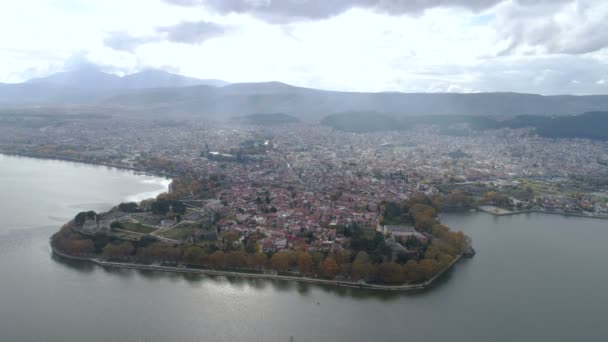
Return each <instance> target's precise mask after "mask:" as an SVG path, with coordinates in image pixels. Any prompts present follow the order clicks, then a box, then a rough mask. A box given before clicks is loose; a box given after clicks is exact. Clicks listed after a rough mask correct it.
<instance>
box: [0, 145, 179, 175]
mask: <svg viewBox="0 0 608 342" xmlns="http://www.w3.org/2000/svg"><path fill="white" fill-rule="evenodd" d="M0 155H5V156H9V157H23V158H33V159H41V160H59V161H65V162H72V163H79V164H85V165H92V166H105V167H110V168H114V169H117V170H126V171H134V172H140V173H144V174H147V175H150V176H156V177H165V178H170V179H173V178H175V177H176V175H174V174H169V173H166V172H162V171H155V170H146V169H141V168H137V167H131V166H127V165H122V164H112V163H104V162H90V161H86V160H81V159H78V158H70V157H63V156H50V155H45V154H38V153H31V152H25V153H24V152H20V153H17V152H6V151H3V150H0Z"/></svg>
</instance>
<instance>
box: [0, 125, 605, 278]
mask: <svg viewBox="0 0 608 342" xmlns="http://www.w3.org/2000/svg"><path fill="white" fill-rule="evenodd" d="M45 120H49V119H48V118H39V117H34V118H32V120H31V122H28V120H25V121H24V122H17V123H15V122H11V123H9V124H6V123H5V124H4V125H2V126H0V127H1V128H0V129H2V135H1V138H0V146H1V151H2V152H3V153H8V154H16V155H26V156H35V157H45V158H58V159H66V160H73V161H80V162H88V163H94V164H102V165H108V166H114V167H120V168H129V169H134V170H138V171H144V172H151V173H156V174H162V175H167V176H169V177H171V178H172V179H173V181H172V183H171V185H170V186H169V189H168V191H167V193H165V194H161V195H159V196H158V197H157V198H156V199H150V200H146V201H143V202H141V203H122V204H120V205H118V206H116V207H115V208H113V209H112V210H110V211H109V212H106V213H95V212H82V213H80V214H79V215H77V216H76V218H75V219H74V220H73V221H72V222H70V223H69V224H67V225H66V226H64V228H63V229H62V230H61V232H60V233H58V234H57V235H56V236H55V237H54V242H55V244H54V247H55V248H59V249H61V250H62V251H64V252H69V253H71V254H72V255H80V256H83V255H94V256H95V257H99V256H101V257H102V258H104V259H105V260H120V261H128V262H137V263H154V262H161V263H162V264H163V265H167V264H170V265H187V266H188V267H203V268H209V267H210V268H213V269H229V270H247V271H248V272H262V273H268V272H271V273H273V274H285V275H289V276H294V275H295V276H307V277H322V278H324V279H339V280H343V281H351V282H357V281H359V282H361V281H362V282H367V283H370V284H374V283H377V284H403V283H405V284H413V283H420V282H424V281H428V280H429V279H431V278H433V277H434V276H435V275H437V274H440V273H441V272H443V271H444V270H445V269H446V268H448V267H449V266H450V265H452V264H453V262H455V261H456V260H457V259H458V258H460V257H461V256H463V255H466V256H470V255H472V254H473V251H472V248H471V240H470V238H469V237H467V236H465V235H464V234H462V233H460V232H453V231H450V230H449V228H448V227H445V226H443V225H442V224H441V222H440V216H439V213H440V212H441V211H444V210H471V209H474V208H480V209H481V210H484V211H488V212H490V213H493V214H497V215H498V214H507V213H508V214H512V213H518V212H529V211H544V212H555V213H560V214H573V215H582V216H592V217H599V218H603V217H604V218H608V209H607V204H606V203H607V199H608V192H606V188H605V187H606V184H601V182H602V175H605V174H606V173H607V171H608V155H606V154H605V151H607V150H608V149H607V147H608V144H607V143H606V142H601V141H592V140H583V139H574V140H573V139H567V140H566V139H563V140H559V139H547V138H540V137H538V136H536V135H535V134H534V133H533V132H532V131H530V130H529V129H498V130H491V131H479V132H475V134H469V135H449V134H445V133H444V132H440V131H439V130H438V129H437V128H436V127H433V126H432V125H426V126H425V125H422V126H419V127H416V128H415V129H411V130H402V131H390V132H375V133H350V132H343V131H339V130H335V129H332V128H329V127H326V126H324V125H322V124H319V123H300V122H298V123H287V124H277V125H272V124H270V125H250V124H249V125H245V124H242V123H238V122H229V123H209V122H194V121H189V122H179V121H150V120H135V119H131V120H127V119H116V118H109V117H101V118H96V117H93V118H78V117H76V118H70V119H68V120H62V121H61V122H59V123H54V124H52V125H50V124H48V123H45ZM604 179H605V178H604ZM597 182H600V184H599V186H598V183H597Z"/></svg>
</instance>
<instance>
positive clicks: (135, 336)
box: [0, 156, 608, 342]
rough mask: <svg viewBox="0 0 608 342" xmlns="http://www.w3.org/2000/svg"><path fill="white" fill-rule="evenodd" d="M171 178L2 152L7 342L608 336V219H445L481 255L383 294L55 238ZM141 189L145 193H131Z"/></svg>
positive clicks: (0, 226)
mask: <svg viewBox="0 0 608 342" xmlns="http://www.w3.org/2000/svg"><path fill="white" fill-rule="evenodd" d="M166 185H167V181H166V180H164V179H159V178H155V177H149V176H142V175H135V174H134V173H132V172H126V171H119V170H115V169H109V168H105V167H96V166H89V165H82V164H75V163H67V162H60V161H45V160H35V159H28V158H15V157H6V156H0V193H1V194H2V195H1V197H0V218H1V219H2V221H1V223H0V274H1V275H0V277H1V278H0V279H1V280H0V341H51V342H55V341H57V342H72V341H87V342H97V341H99V342H101V341H121V342H122V341H163V342H164V341H289V339H290V336H293V341H295V342H300V341H442V342H443V341H450V342H454V341H573V340H578V341H581V340H603V339H605V338H606V337H607V336H608V324H605V321H606V308H608V292H607V291H606V285H607V284H608V266H607V263H606V261H607V260H608V249H607V248H606V245H607V243H608V221H602V220H593V219H584V218H568V217H561V216H552V215H541V214H530V215H522V216H505V217H493V216H491V215H488V214H483V213H464V214H444V215H443V217H442V220H443V221H444V222H446V223H447V224H449V225H450V226H452V227H453V228H457V229H462V230H464V231H465V232H466V233H468V234H470V235H471V236H472V237H473V241H474V246H475V248H476V250H477V252H478V254H477V256H476V257H475V258H473V259H470V260H465V261H463V262H461V263H459V264H457V265H456V267H455V268H454V269H453V271H452V272H450V273H448V274H447V276H446V277H444V278H442V279H441V280H440V281H439V283H438V284H437V285H436V286H434V287H433V288H432V289H430V290H427V291H423V292H417V293H378V292H370V291H361V290H354V289H343V288H333V287H324V286H316V285H303V284H295V283H288V282H275V281H265V280H243V279H226V278H223V277H218V278H208V277H202V276H184V275H175V274H163V273H153V272H141V271H134V270H113V269H104V268H101V267H97V266H92V265H88V264H80V263H73V262H66V261H63V260H58V259H56V258H54V257H53V256H52V255H51V251H50V248H49V245H48V238H49V237H50V235H52V234H53V233H54V232H55V231H56V230H57V229H58V228H59V226H61V224H63V223H64V222H65V221H67V220H68V219H70V218H71V217H73V216H74V215H75V214H76V213H77V212H78V211H82V210H89V209H95V210H104V209H108V208H110V207H111V206H113V205H115V204H116V203H118V202H120V201H125V200H128V199H134V198H142V197H145V196H149V195H153V194H155V193H158V192H160V191H163V190H164V189H165V188H166ZM133 196H135V197H133Z"/></svg>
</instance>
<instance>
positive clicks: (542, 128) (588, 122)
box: [502, 111, 608, 140]
mask: <svg viewBox="0 0 608 342" xmlns="http://www.w3.org/2000/svg"><path fill="white" fill-rule="evenodd" d="M502 126H506V127H513V128H517V127H533V128H535V129H536V133H537V134H538V135H540V136H542V137H547V138H585V139H595V140H608V111H606V112H589V113H584V114H581V115H575V116H561V117H551V118H547V117H538V116H520V117H516V118H514V119H512V120H508V121H505V122H503V123H502Z"/></svg>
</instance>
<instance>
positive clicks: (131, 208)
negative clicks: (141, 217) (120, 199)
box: [118, 202, 140, 213]
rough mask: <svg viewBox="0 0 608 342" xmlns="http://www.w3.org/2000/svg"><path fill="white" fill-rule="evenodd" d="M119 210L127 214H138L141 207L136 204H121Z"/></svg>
mask: <svg viewBox="0 0 608 342" xmlns="http://www.w3.org/2000/svg"><path fill="white" fill-rule="evenodd" d="M118 210H120V211H123V212H125V213H136V212H139V211H140V210H139V206H138V205H137V203H135V202H126V203H120V204H119V205H118Z"/></svg>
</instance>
